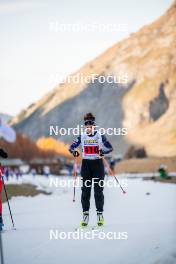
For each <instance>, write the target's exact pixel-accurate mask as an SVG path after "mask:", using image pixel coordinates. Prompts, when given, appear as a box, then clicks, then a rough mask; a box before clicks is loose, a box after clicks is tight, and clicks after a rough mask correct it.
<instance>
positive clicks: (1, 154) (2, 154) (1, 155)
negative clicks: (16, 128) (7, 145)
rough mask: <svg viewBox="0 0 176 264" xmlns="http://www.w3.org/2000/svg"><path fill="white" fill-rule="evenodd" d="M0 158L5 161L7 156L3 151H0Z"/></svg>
mask: <svg viewBox="0 0 176 264" xmlns="http://www.w3.org/2000/svg"><path fill="white" fill-rule="evenodd" d="M0 157H1V158H3V159H7V157H8V154H7V153H6V152H5V151H4V150H3V149H0Z"/></svg>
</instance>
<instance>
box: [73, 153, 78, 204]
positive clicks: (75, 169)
mask: <svg viewBox="0 0 176 264" xmlns="http://www.w3.org/2000/svg"><path fill="white" fill-rule="evenodd" d="M73 177H74V187H73V202H75V197H76V178H77V159H76V157H75V161H74V175H73Z"/></svg>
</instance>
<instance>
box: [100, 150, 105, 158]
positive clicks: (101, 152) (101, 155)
mask: <svg viewBox="0 0 176 264" xmlns="http://www.w3.org/2000/svg"><path fill="white" fill-rule="evenodd" d="M99 155H100V157H103V156H104V153H103V150H102V149H100V150H99Z"/></svg>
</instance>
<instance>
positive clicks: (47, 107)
mask: <svg viewBox="0 0 176 264" xmlns="http://www.w3.org/2000/svg"><path fill="white" fill-rule="evenodd" d="M94 74H97V75H99V76H105V77H106V78H107V77H108V76H115V77H116V78H117V79H118V78H119V76H122V79H125V78H126V77H124V76H127V84H122V82H120V83H113V84H112V83H109V82H108V81H105V82H104V83H101V82H100V81H98V80H95V81H94V82H91V83H89V84H86V83H82V82H79V83H76V82H73V81H72V82H70V83H68V81H67V82H65V83H63V84H60V85H58V86H57V87H55V88H54V89H53V90H52V91H51V92H50V93H49V94H47V95H45V96H44V97H43V98H42V99H41V100H39V101H38V102H36V103H34V104H32V105H31V106H29V107H28V108H27V109H26V110H24V111H22V112H21V113H20V114H19V115H18V116H16V117H15V118H14V119H13V120H12V122H11V124H12V125H13V126H14V127H15V129H16V130H17V131H20V132H24V133H26V134H27V135H29V136H30V137H31V138H33V139H39V138H40V137H42V136H45V137H47V136H49V126H50V125H58V126H59V127H65V128H68V127H75V126H76V124H80V123H81V121H82V118H83V115H84V113H86V112H88V111H91V112H93V113H94V114H95V115H96V118H97V123H98V124H99V125H100V126H102V127H105V128H107V127H115V128H118V127H126V128H127V131H128V134H127V136H111V137H109V139H110V141H112V143H113V145H114V146H115V150H116V151H117V150H118V152H121V153H124V152H125V151H126V150H127V148H128V146H129V145H130V144H134V145H142V146H144V147H145V148H146V150H147V153H148V154H149V155H151V156H175V155H176V147H175V144H176V2H174V3H173V5H172V6H171V7H170V9H169V10H167V12H166V13H165V14H164V15H162V16H161V17H160V18H159V19H158V20H157V21H155V22H154V23H152V24H150V25H146V26H144V27H143V28H142V29H140V30H139V31H138V32H136V33H133V34H131V35H130V36H129V37H128V38H127V39H124V40H122V41H120V42H119V43H117V44H116V45H114V46H113V47H111V48H110V49H108V50H107V51H106V52H105V53H103V54H102V55H101V56H99V57H97V58H96V59H94V60H93V61H91V62H89V63H87V64H86V65H84V66H83V67H82V68H81V69H80V70H79V71H78V72H75V73H73V74H71V75H70V76H69V77H70V79H71V78H72V80H73V79H74V78H75V77H76V76H78V75H80V76H82V78H84V79H85V77H89V76H92V75H94ZM57 138H59V139H60V140H63V141H64V142H66V143H68V142H71V140H72V137H71V136H59V137H57Z"/></svg>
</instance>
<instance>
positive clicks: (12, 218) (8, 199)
mask: <svg viewBox="0 0 176 264" xmlns="http://www.w3.org/2000/svg"><path fill="white" fill-rule="evenodd" d="M1 178H2V183H3V186H4V191H5V195H6V200H7V204H8V207H9V212H10V217H11V221H12V225H13V228H14V229H15V224H14V221H13V216H12V211H11V208H10V203H9V198H8V194H7V190H6V186H5V182H4V179H3V176H2V175H1Z"/></svg>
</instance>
